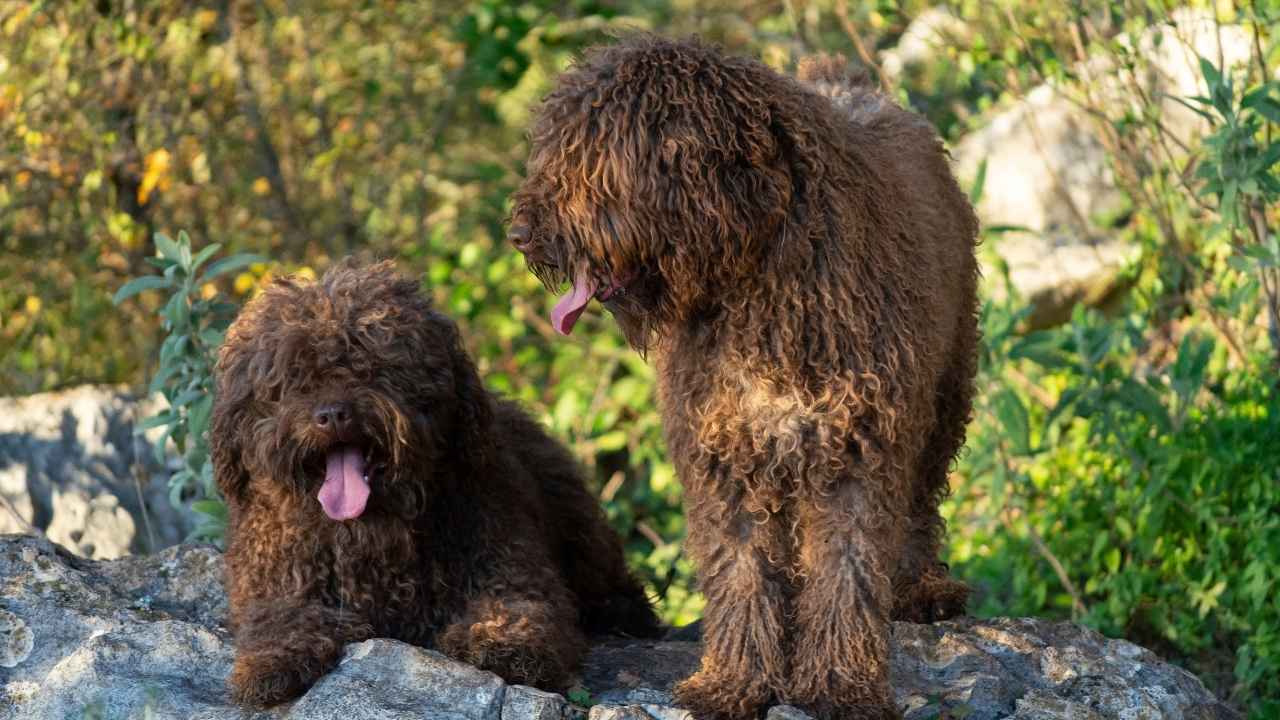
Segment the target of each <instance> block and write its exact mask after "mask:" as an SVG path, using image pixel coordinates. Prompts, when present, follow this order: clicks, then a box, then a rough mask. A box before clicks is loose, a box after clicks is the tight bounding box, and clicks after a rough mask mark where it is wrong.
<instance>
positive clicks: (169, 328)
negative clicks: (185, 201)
mask: <svg viewBox="0 0 1280 720" xmlns="http://www.w3.org/2000/svg"><path fill="white" fill-rule="evenodd" d="M155 244H156V249H157V251H158V252H159V254H158V256H157V257H154V258H147V260H148V261H149V262H150V263H151V264H152V265H153V266H154V267H155V268H156V269H157V270H158V271H159V272H158V273H157V274H155V275H143V276H141V277H137V278H134V279H133V280H130V281H129V282H127V283H125V284H124V285H123V286H122V287H121V288H120V289H119V290H118V291H116V294H115V298H114V301H115V303H116V304H117V305H119V304H120V303H122V302H124V301H125V300H127V299H128V298H131V297H133V296H135V295H137V294H139V293H142V292H145V291H147V290H166V291H169V292H170V293H171V294H170V295H169V298H168V300H167V301H166V302H165V304H164V306H163V308H162V309H161V311H160V316H161V327H163V328H164V330H165V333H166V335H165V338H164V341H163V342H161V343H160V358H159V363H158V365H157V367H156V372H155V375H154V376H153V377H152V378H151V384H150V386H149V388H148V389H149V391H150V392H153V393H155V392H158V393H160V394H161V395H163V396H164V399H165V400H166V401H167V403H168V407H167V408H165V409H164V410H161V411H160V412H159V413H157V414H155V415H153V416H151V417H149V418H146V419H145V420H143V421H142V422H140V423H138V428H137V432H138V433H143V432H146V431H147V430H150V429H152V428H161V432H160V433H159V435H157V436H156V438H155V439H154V440H153V450H154V453H155V458H156V462H158V463H163V462H164V461H165V458H166V457H167V452H168V447H169V443H170V442H172V443H173V445H174V447H176V448H177V450H178V455H179V456H180V458H181V460H182V467H181V468H179V469H178V470H177V471H176V472H174V473H173V474H172V475H171V476H170V477H169V501H170V502H171V503H173V505H174V506H175V507H177V506H179V505H181V504H183V503H191V507H192V509H194V510H196V511H197V512H199V513H201V514H202V515H203V516H204V517H203V519H202V521H201V523H200V524H199V525H198V526H197V527H196V529H195V530H194V532H193V533H192V536H193V537H195V538H204V539H208V540H214V541H218V542H221V540H222V536H223V533H224V530H225V526H226V508H225V506H224V505H223V503H222V502H221V500H220V498H219V496H218V490H217V486H216V485H214V481H213V464H212V463H211V461H210V459H209V440H208V437H207V435H206V432H207V431H208V429H209V416H210V413H211V412H212V410H213V387H214V384H213V365H214V362H215V361H216V359H217V351H218V347H219V346H221V345H222V340H223V337H224V336H225V335H226V332H227V327H228V326H229V325H230V324H231V320H232V318H233V317H234V316H235V313H236V311H237V309H238V308H237V306H236V305H234V304H232V303H228V302H226V300H225V299H224V298H223V297H222V296H220V295H219V294H218V292H217V291H216V288H215V286H214V285H213V284H212V283H213V281H214V280H216V279H218V278H219V277H221V276H223V275H227V274H228V273H232V272H236V271H238V270H240V269H241V268H244V267H246V266H248V265H250V264H252V263H255V262H259V261H260V258H259V257H257V256H255V255H248V254H237V255H231V256H229V257H225V258H222V259H220V260H217V261H215V262H213V263H211V264H209V265H208V266H207V267H206V265H205V263H207V262H209V261H210V260H211V259H213V257H214V255H216V254H217V252H218V251H219V250H220V249H222V246H221V245H219V244H217V243H215V244H213V245H208V246H206V247H205V248H204V249H202V250H200V252H198V253H195V254H194V255H193V254H192V252H191V241H190V239H189V238H188V237H187V234H186V232H180V233H178V239H177V240H176V241H175V240H171V239H169V237H168V236H166V235H164V234H161V233H157V234H156V236H155Z"/></svg>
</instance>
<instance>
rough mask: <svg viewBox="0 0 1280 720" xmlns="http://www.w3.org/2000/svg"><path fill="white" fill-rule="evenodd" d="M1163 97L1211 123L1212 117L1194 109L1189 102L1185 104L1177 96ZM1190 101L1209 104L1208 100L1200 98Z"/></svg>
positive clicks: (1184, 101) (1198, 109)
mask: <svg viewBox="0 0 1280 720" xmlns="http://www.w3.org/2000/svg"><path fill="white" fill-rule="evenodd" d="M1165 97H1167V98H1169V99H1170V100H1172V101H1174V102H1176V103H1178V104H1179V105H1181V106H1183V107H1185V108H1186V109H1188V110H1190V111H1191V112H1193V113H1195V114H1197V115H1199V116H1200V117H1202V118H1204V119H1205V120H1208V121H1209V122H1213V116H1212V115H1210V114H1209V113H1207V112H1205V111H1204V110H1202V109H1200V108H1198V107H1196V106H1195V105H1192V104H1191V103H1189V102H1187V101H1186V100H1184V99H1182V98H1180V97H1178V96H1177V95H1165ZM1191 99H1192V100H1196V101H1199V102H1205V103H1207V102H1209V101H1208V100H1206V99H1205V98H1202V97H1193V98H1191Z"/></svg>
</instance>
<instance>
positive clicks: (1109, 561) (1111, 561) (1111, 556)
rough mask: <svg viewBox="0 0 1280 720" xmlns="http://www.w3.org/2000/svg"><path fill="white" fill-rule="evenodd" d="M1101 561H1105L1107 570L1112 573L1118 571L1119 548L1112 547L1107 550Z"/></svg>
mask: <svg viewBox="0 0 1280 720" xmlns="http://www.w3.org/2000/svg"><path fill="white" fill-rule="evenodd" d="M1103 562H1105V563H1106V566H1107V570H1109V571H1111V573H1112V574H1113V575H1114V574H1115V573H1117V572H1119V571H1120V548H1118V547H1112V548H1111V549H1110V550H1107V554H1106V555H1105V556H1104V557H1103Z"/></svg>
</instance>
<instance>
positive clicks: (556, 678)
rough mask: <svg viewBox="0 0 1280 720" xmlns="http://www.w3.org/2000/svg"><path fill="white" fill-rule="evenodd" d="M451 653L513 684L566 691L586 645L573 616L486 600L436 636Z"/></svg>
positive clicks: (535, 605) (533, 604)
mask: <svg viewBox="0 0 1280 720" xmlns="http://www.w3.org/2000/svg"><path fill="white" fill-rule="evenodd" d="M436 643H437V644H438V645H439V647H440V650H441V651H443V652H444V653H445V654H446V655H448V656H450V657H452V658H454V659H456V660H461V661H463V662H467V663H470V664H472V665H475V666H476V667H478V668H481V669H483V670H488V671H489V672H492V673H494V674H495V675H499V676H501V677H502V678H503V679H504V680H506V681H507V682H510V683H515V684H519V685H533V686H535V687H540V688H543V689H551V690H563V689H564V687H565V686H566V685H567V683H568V679H569V675H570V674H571V673H572V671H573V668H574V666H575V665H576V664H577V662H578V659H579V658H580V657H581V655H582V653H583V652H584V651H585V649H586V645H585V642H584V640H583V639H582V637H581V635H580V634H579V633H578V632H576V629H575V628H574V626H573V621H572V619H563V618H560V617H559V616H558V615H557V614H556V612H555V609H554V608H552V607H550V606H548V605H546V604H544V603H538V602H528V601H501V600H494V599H485V600H480V601H476V602H473V603H472V604H471V606H470V607H469V608H468V612H467V613H466V614H465V615H464V617H463V618H461V619H460V620H458V621H456V622H454V623H452V624H450V625H449V626H448V627H446V628H445V629H444V631H443V632H441V633H440V635H439V636H437V638H436Z"/></svg>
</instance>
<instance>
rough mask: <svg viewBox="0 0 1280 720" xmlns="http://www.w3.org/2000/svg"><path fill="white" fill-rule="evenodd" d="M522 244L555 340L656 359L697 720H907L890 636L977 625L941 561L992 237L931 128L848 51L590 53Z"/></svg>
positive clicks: (522, 227)
mask: <svg viewBox="0 0 1280 720" xmlns="http://www.w3.org/2000/svg"><path fill="white" fill-rule="evenodd" d="M531 137H532V152H531V154H530V158H529V164H528V177H527V179H526V180H525V182H524V184H523V186H522V187H521V188H520V189H519V191H518V192H517V193H516V195H515V203H514V209H513V213H512V220H511V229H510V239H511V241H512V242H513V243H514V244H515V245H516V246H517V247H518V248H519V249H520V250H521V251H523V252H524V254H525V256H526V258H527V260H528V262H529V266H530V268H531V269H532V270H533V272H535V273H536V274H537V275H538V276H539V277H540V278H542V279H543V280H544V281H545V282H546V283H547V284H548V286H552V287H554V286H556V285H558V284H559V283H562V282H568V283H570V284H571V285H572V289H571V290H570V291H569V292H568V293H567V294H566V295H565V296H564V297H563V298H562V299H561V300H560V302H559V304H558V305H557V306H556V308H555V310H554V311H553V318H552V319H553V321H554V324H555V325H556V327H557V329H559V331H560V332H562V333H567V332H569V331H570V330H571V329H572V328H573V326H574V323H575V321H576V320H577V317H578V315H579V314H580V313H581V312H582V311H583V309H584V308H585V307H586V306H587V304H588V303H589V302H590V301H591V300H592V299H593V298H594V299H597V300H600V301H602V302H603V303H604V304H605V305H606V306H607V307H608V308H610V309H611V310H612V311H613V313H614V314H615V315H616V316H617V318H618V321H619V322H620V324H621V326H622V328H623V330H624V332H625V333H626V335H627V337H628V339H629V340H630V342H631V343H632V344H633V345H635V346H637V347H640V348H649V349H651V350H652V351H653V352H654V355H655V356H656V360H657V365H658V369H659V393H660V401H661V404H662V408H663V415H664V426H665V429H666V435H667V442H668V445H669V447H670V452H671V454H672V457H673V458H674V460H675V463H676V466H677V468H678V470H679V473H680V477H681V479H682V481H683V482H684V485H685V488H686V498H687V509H688V516H689V522H688V527H689V537H688V549H689V551H690V553H691V555H692V556H693V558H694V560H695V561H696V562H697V563H698V566H699V569H700V574H701V586H702V590H703V592H704V593H705V594H706V597H707V609H706V614H705V618H704V626H703V634H704V653H703V658H702V668H701V670H699V672H698V673H696V674H695V675H693V676H692V677H691V678H689V679H688V680H686V681H685V682H684V683H682V684H681V685H680V686H678V688H677V698H678V700H679V701H680V702H681V703H683V704H684V705H686V706H687V707H689V708H691V709H693V710H694V711H695V712H696V713H697V714H698V716H699V717H701V718H735V719H736V718H748V717H753V716H754V715H755V713H756V712H758V710H759V709H760V708H761V707H762V706H763V705H765V704H767V703H769V702H771V701H785V702H790V703H794V704H798V705H801V706H803V707H805V708H807V709H809V710H810V711H811V712H814V713H816V714H817V715H818V716H820V717H822V718H837V717H838V718H894V717H898V715H899V713H898V711H897V709H896V707H895V706H894V704H893V700H892V693H891V689H890V686H889V674H888V669H889V663H888V655H889V621H890V618H894V619H902V620H914V621H929V620H935V619H940V618H946V617H950V616H953V615H955V614H958V613H960V612H962V611H963V608H964V601H965V597H966V594H967V591H966V588H965V587H964V586H963V585H962V584H960V583H958V582H956V581H954V580H951V579H950V578H949V577H948V575H947V570H946V566H945V565H943V564H942V563H941V562H939V559H938V554H939V550H940V544H941V540H942V535H943V522H942V519H941V518H940V516H939V514H938V503H939V501H940V500H941V498H942V497H943V496H944V495H945V494H946V489H947V468H948V465H949V463H950V462H951V460H952V459H953V458H954V457H955V455H956V452H957V451H958V449H959V448H960V446H961V445H962V444H963V441H964V429H965V424H966V422H967V419H968V416H969V412H970V407H971V395H972V389H973V387H972V386H973V375H974V368H975V360H976V358H975V349H976V344H977V341H978V331H977V321H976V299H975V285H976V279H977V266H976V263H975V259H974V244H975V238H976V235H977V220H976V218H975V217H974V214H973V210H972V208H971V207H970V205H969V202H968V200H967V199H966V197H965V196H964V194H963V193H962V192H961V191H960V188H959V187H958V186H957V184H956V181H955V179H954V178H953V177H952V175H951V171H950V169H949V167H948V164H947V156H946V153H945V151H944V150H943V148H942V146H941V143H940V142H939V140H938V138H937V136H936V134H935V133H934V131H933V129H932V128H931V127H930V126H929V124H928V123H927V122H926V121H925V120H923V119H922V118H920V117H918V116H916V115H914V114H912V113H909V112H906V111H904V110H902V109H901V108H899V107H897V106H896V105H894V104H893V103H892V102H890V101H888V100H886V99H885V98H883V97H882V96H880V95H879V94H877V93H876V92H874V91H873V90H871V89H869V88H866V87H860V86H859V85H858V83H856V82H852V81H851V80H850V79H849V78H848V77H847V76H846V75H845V74H844V73H843V72H842V71H841V64H840V63H838V62H837V61H835V60H831V59H817V60H811V61H808V62H806V63H804V64H802V66H801V68H800V72H799V79H798V80H794V79H791V78H787V77H783V76H781V75H779V74H777V73H775V72H773V71H771V70H770V69H768V68H767V67H765V66H764V65H762V64H760V63H758V62H754V61H752V60H747V59H742V58H734V57H727V56H725V55H723V54H721V53H719V52H718V51H716V50H715V49H713V48H710V47H708V46H705V45H703V44H701V43H699V42H696V41H671V40H666V39H661V38H655V37H649V36H642V37H637V38H632V39H630V40H627V41H624V42H622V43H620V44H617V45H614V46H611V47H603V48H599V49H596V50H594V51H591V52H589V53H588V54H587V55H586V57H585V58H584V59H583V60H582V61H581V62H580V63H578V65H577V66H576V67H575V68H573V69H572V70H570V71H569V72H567V73H566V74H565V75H564V76H563V77H561V79H560V82H559V86H558V88H557V89H556V90H554V91H553V92H552V93H551V94H550V95H549V96H548V97H547V99H546V100H545V103H544V104H543V106H542V107H541V109H540V111H539V113H538V116H537V118H536V121H535V123H534V126H533V130H532V133H531Z"/></svg>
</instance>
